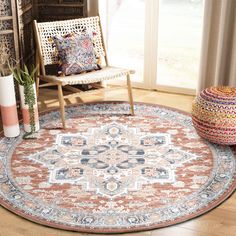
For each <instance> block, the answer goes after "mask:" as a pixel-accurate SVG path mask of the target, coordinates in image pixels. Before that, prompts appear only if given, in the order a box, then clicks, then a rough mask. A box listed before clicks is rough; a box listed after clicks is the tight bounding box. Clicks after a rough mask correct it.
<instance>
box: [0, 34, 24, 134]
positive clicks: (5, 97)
mask: <svg viewBox="0 0 236 236" xmlns="http://www.w3.org/2000/svg"><path fill="white" fill-rule="evenodd" d="M9 60H10V55H9V52H8V45H7V43H6V40H5V38H4V36H3V37H2V40H1V44H0V107H1V118H2V124H3V133H4V135H5V136H6V137H8V138H12V137H17V136H18V135H19V134H20V127H19V121H18V115H17V107H16V95H15V86H14V80H13V75H12V73H11V71H10V69H9V67H8V63H9Z"/></svg>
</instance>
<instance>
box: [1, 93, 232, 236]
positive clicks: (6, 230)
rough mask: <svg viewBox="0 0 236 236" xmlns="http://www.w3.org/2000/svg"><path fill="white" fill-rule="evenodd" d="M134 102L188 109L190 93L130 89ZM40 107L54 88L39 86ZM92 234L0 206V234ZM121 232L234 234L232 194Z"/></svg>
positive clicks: (84, 98)
mask: <svg viewBox="0 0 236 236" xmlns="http://www.w3.org/2000/svg"><path fill="white" fill-rule="evenodd" d="M127 99H128V97H127V92H126V90H124V89H122V90H120V89H119V90H118V89H117V90H116V91H109V92H99V93H97V92H96V93H94V94H92V93H91V94H82V95H81V97H80V99H76V98H72V99H70V100H69V101H67V103H68V104H70V103H75V102H93V101H108V100H127ZM134 100H135V101H136V102H147V103H156V104H161V105H166V106H170V107H174V108H179V109H181V110H184V111H188V112H190V111H191V103H192V100H193V97H191V96H184V95H176V94H168V93H160V92H155V91H146V90H139V89H135V90H134ZM39 105H40V110H45V109H48V108H52V107H57V105H58V104H57V92H56V90H47V89H44V90H41V91H40V100H39ZM81 235H94V234H82V233H76V232H69V231H64V230H58V229H52V228H49V227H45V226H42V225H38V224H35V223H31V222H29V221H28V220H25V219H23V218H21V217H19V216H16V215H15V214H13V213H11V212H9V211H7V210H5V209H4V208H2V207H0V236H81ZM123 235H124V236H126V235H130V236H136V235H139V236H141V235H142V236H147V235H150V236H213V235H214V236H236V194H234V195H233V196H231V197H230V198H229V199H228V200H226V201H225V202H224V203H223V204H221V205H220V206H219V207H217V208H216V209H214V210H212V211H210V212H209V213H207V214H205V215H203V216H200V217H198V218H196V219H193V220H190V221H187V222H185V223H182V224H178V225H174V226H171V227H167V228H163V229H157V230H152V231H146V232H139V233H132V234H123Z"/></svg>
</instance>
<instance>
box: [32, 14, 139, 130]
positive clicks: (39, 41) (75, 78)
mask: <svg viewBox="0 0 236 236" xmlns="http://www.w3.org/2000/svg"><path fill="white" fill-rule="evenodd" d="M84 29H89V30H92V31H94V32H96V37H95V39H94V50H95V54H96V57H97V58H99V59H101V60H103V61H104V62H105V66H104V67H102V69H101V70H97V71H92V72H87V73H83V74H78V75H70V76H64V77H58V76H56V75H49V74H46V69H45V66H46V65H53V64H58V58H57V56H56V55H55V51H54V49H53V47H52V44H51V43H50V41H49V38H51V37H52V36H55V35H66V34H69V33H72V32H75V33H80V32H82V30H84ZM34 32H35V37H36V45H37V61H38V64H39V65H40V74H39V76H38V78H37V81H36V86H37V89H38V88H39V87H46V86H55V85H56V86H57V88H58V99H59V104H60V113H61V119H62V125H63V128H65V127H66V124H65V102H64V98H65V97H66V96H63V90H62V88H63V87H66V89H69V90H70V91H72V92H76V93H79V92H81V90H79V89H77V88H75V87H73V85H76V84H91V83H96V82H102V81H105V80H109V79H116V78H119V77H123V76H125V77H126V78H127V89H128V96H129V102H130V106H131V114H132V115H134V106H133V97H132V87H131V81H130V74H131V73H134V72H133V71H131V70H128V69H123V68H117V67H112V66H109V64H108V59H107V54H106V49H105V46H104V40H103V36H102V30H101V24H100V19H99V17H98V16H96V17H87V18H80V19H74V20H64V21H54V22H43V23H38V22H37V21H36V20H35V21H34ZM40 80H43V81H45V82H46V83H45V84H42V85H40Z"/></svg>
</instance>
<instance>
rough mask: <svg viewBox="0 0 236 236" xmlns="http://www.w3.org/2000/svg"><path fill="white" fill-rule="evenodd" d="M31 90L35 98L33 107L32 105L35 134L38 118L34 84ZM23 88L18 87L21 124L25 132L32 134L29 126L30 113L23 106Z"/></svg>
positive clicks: (25, 106)
mask: <svg viewBox="0 0 236 236" xmlns="http://www.w3.org/2000/svg"><path fill="white" fill-rule="evenodd" d="M32 89H33V91H34V97H35V105H34V122H35V132H36V131H38V130H39V116H38V105H37V97H36V87H35V83H34V84H33V85H32ZM24 90H25V88H24V86H21V85H19V91H20V100H21V111H22V116H23V124H24V130H25V132H28V133H30V132H32V131H33V130H31V125H30V111H29V106H28V105H26V104H25V93H24Z"/></svg>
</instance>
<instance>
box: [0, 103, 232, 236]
mask: <svg viewBox="0 0 236 236" xmlns="http://www.w3.org/2000/svg"><path fill="white" fill-rule="evenodd" d="M66 113H67V114H66V116H67V127H68V128H67V129H66V130H61V129H57V128H58V127H60V126H61V124H60V117H59V112H58V111H51V112H48V113H45V114H41V117H40V124H41V130H40V131H39V132H38V134H37V139H35V140H23V139H22V134H21V136H20V137H18V138H15V139H8V138H4V137H3V136H2V137H1V138H0V203H1V205H2V206H4V207H5V208H7V209H9V210H11V211H13V212H14V213H16V214H18V215H20V216H22V217H24V218H26V219H29V220H31V221H34V222H37V223H40V224H44V225H47V226H52V227H56V228H62V229H67V230H75V231H81V232H93V233H121V232H132V231H140V230H148V229H154V228H159V227H164V226H168V225H173V224H176V223H179V222H183V221H186V220H189V219H192V218H194V217H196V216H198V215H201V214H203V213H205V212H207V211H209V210H210V209H212V208H214V207H216V206H217V205H219V204H220V203H222V202H223V201H224V200H225V199H226V198H228V197H229V196H230V194H232V193H233V191H234V190H235V186H236V181H235V173H236V167H235V150H236V148H235V147H228V146H218V145H215V144H211V143H208V142H207V141H204V140H203V139H201V138H200V137H199V136H198V135H197V134H196V132H195V130H194V128H193V126H192V122H191V117H190V116H189V114H186V113H183V112H181V111H178V110H173V109H171V108H167V107H161V106H157V105H150V104H149V105H148V104H136V105H135V113H136V115H135V116H133V117H132V116H129V115H128V114H129V105H128V104H126V103H119V102H108V103H95V104H83V105H78V106H72V107H68V108H67V110H66Z"/></svg>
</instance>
